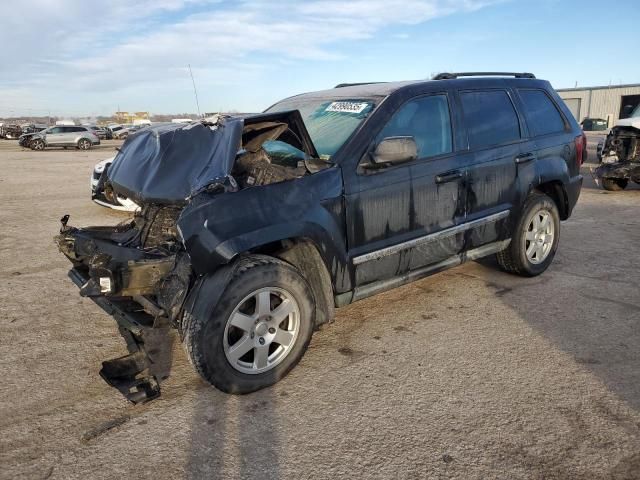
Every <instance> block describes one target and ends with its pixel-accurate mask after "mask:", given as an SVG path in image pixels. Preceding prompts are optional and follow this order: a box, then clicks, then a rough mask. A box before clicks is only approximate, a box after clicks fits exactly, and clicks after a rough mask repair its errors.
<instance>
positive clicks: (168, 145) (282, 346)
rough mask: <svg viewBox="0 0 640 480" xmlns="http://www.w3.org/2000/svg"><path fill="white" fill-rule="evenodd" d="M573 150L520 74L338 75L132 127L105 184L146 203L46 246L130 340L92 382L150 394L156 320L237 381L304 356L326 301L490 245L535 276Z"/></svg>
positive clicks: (226, 380)
mask: <svg viewBox="0 0 640 480" xmlns="http://www.w3.org/2000/svg"><path fill="white" fill-rule="evenodd" d="M466 76H471V77H482V78H462V77H466ZM505 77H513V78H505ZM239 146H241V148H240V149H239ZM585 151H586V137H585V135H584V133H583V132H582V130H581V128H580V126H579V125H578V123H577V122H576V120H575V119H574V117H573V115H572V114H571V112H570V111H569V109H568V108H567V106H566V105H565V103H564V102H563V101H562V100H561V99H560V97H559V96H558V94H557V93H556V92H555V91H554V89H553V88H552V87H551V85H550V84H549V82H547V81H543V80H538V79H536V78H535V77H534V76H533V75H532V74H528V73H511V74H507V73H501V74H494V73H468V74H467V73H464V74H440V75H438V76H436V77H435V78H434V80H431V81H427V80H424V81H415V82H393V83H377V84H358V85H341V86H340V87H339V88H333V89H329V90H325V91H321V92H312V93H308V94H301V95H296V96H293V97H290V98H287V99H284V100H282V101H280V102H278V103H276V104H275V105H273V106H272V107H270V108H269V109H268V110H267V111H266V112H264V113H262V114H258V115H251V116H218V117H217V118H216V119H215V121H207V120H201V121H199V122H192V123H189V124H187V125H182V124H164V125H160V126H157V127H151V128H149V129H145V130H143V131H141V132H139V133H137V134H135V135H132V136H131V137H130V138H129V139H128V140H127V141H126V142H125V143H124V145H123V146H122V148H121V149H120V151H119V152H118V154H117V156H116V157H115V159H114V161H113V164H112V165H111V166H110V167H109V168H108V170H107V172H106V174H105V175H102V176H101V180H102V181H104V185H105V187H104V188H105V191H106V190H109V191H110V192H114V193H115V194H117V195H125V196H127V197H128V198H130V199H132V200H134V201H135V202H136V203H137V204H138V205H140V206H141V210H140V212H139V213H137V214H136V215H135V216H134V217H133V218H132V219H131V221H130V222H129V223H126V224H119V225H117V226H113V227H107V226H98V227H83V228H74V227H72V226H71V225H68V219H69V216H68V215H65V217H63V219H62V221H61V223H62V228H61V230H60V234H59V235H58V236H57V237H56V241H57V243H58V247H59V248H60V251H61V252H62V253H63V254H64V255H65V256H66V257H67V258H68V259H69V260H70V261H71V264H72V268H71V271H70V272H69V276H70V277H71V279H72V280H73V281H74V283H75V284H76V285H77V286H78V287H79V289H80V295H82V296H86V297H89V298H92V299H93V300H94V301H95V303H96V304H97V305H98V306H100V307H101V308H103V309H104V310H105V311H107V312H108V313H109V314H111V315H113V317H114V319H115V320H116V321H117V322H118V324H119V326H120V332H121V334H122V335H123V336H124V337H125V338H126V339H127V346H128V348H129V352H130V355H127V356H124V357H120V358H116V359H114V360H109V361H106V362H104V363H103V368H102V371H101V376H102V377H103V378H104V379H105V380H107V381H108V382H109V383H111V384H112V385H113V386H115V387H117V388H118V389H119V390H120V391H121V392H123V393H124V394H125V395H126V396H127V398H129V400H131V401H132V402H136V403H137V402H142V401H146V400H149V399H151V398H155V397H157V396H158V395H159V393H160V387H159V383H158V379H157V378H155V377H154V376H153V374H152V373H150V369H149V368H148V367H149V365H151V362H153V360H151V359H150V358H149V357H147V354H148V353H147V350H146V349H145V345H144V342H145V338H147V335H146V333H147V332H148V333H150V335H153V336H155V338H158V337H157V335H165V334H166V329H165V330H162V331H161V330H159V329H158V327H162V328H165V326H166V325H171V326H173V327H175V328H176V329H178V330H179V332H180V335H181V338H182V339H183V342H184V345H185V347H186V350H187V355H188V356H189V358H190V359H191V362H192V365H193V366H194V368H195V370H196V371H197V372H198V373H199V374H200V375H201V376H202V377H203V378H204V379H205V380H206V381H208V382H210V383H211V384H213V385H215V386H216V387H218V388H219V389H221V390H222V391H225V392H229V393H236V394H241V393H249V392H253V391H256V390H259V389H261V388H264V387H267V386H269V385H272V384H274V383H275V382H277V381H279V380H280V379H281V378H283V377H284V376H285V375H286V374H287V373H288V372H289V371H290V370H291V369H292V368H293V367H294V366H295V365H296V364H297V363H298V361H299V360H300V359H301V358H302V356H303V355H304V352H305V350H306V349H307V346H308V345H309V342H310V340H311V336H312V334H313V332H314V330H316V329H317V328H318V327H319V326H320V325H321V324H323V323H326V322H330V321H331V320H332V318H333V315H334V307H335V306H344V305H347V304H349V303H352V302H354V301H357V300H360V299H363V298H365V297H368V296H370V295H374V294H376V293H379V292H382V291H385V290H389V289H391V288H394V287H397V286H400V285H403V284H405V283H408V282H410V281H413V280H417V279H419V278H423V277H425V276H427V275H431V274H433V273H436V272H440V271H442V270H444V269H446V268H450V267H454V266H457V265H460V264H461V263H463V262H465V261H468V260H474V259H478V258H481V257H486V256H489V255H496V257H497V261H498V264H499V265H500V267H501V268H503V269H504V270H505V271H507V272H511V273H514V274H519V275H522V276H527V277H532V276H535V275H539V274H541V273H543V272H544V271H545V270H546V269H547V268H548V267H549V265H550V264H551V262H552V261H553V258H554V256H555V253H556V250H557V248H558V244H559V243H558V242H559V239H560V222H561V220H566V219H568V218H569V217H570V216H571V213H572V211H573V208H574V206H575V204H576V202H577V200H578V196H579V195H580V190H581V186H582V176H581V175H580V167H581V165H582V163H583V161H584V156H585ZM154 329H155V330H154ZM152 331H153V333H151V332H152ZM61 375H64V373H61Z"/></svg>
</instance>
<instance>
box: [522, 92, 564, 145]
mask: <svg viewBox="0 0 640 480" xmlns="http://www.w3.org/2000/svg"><path fill="white" fill-rule="evenodd" d="M518 94H519V95H520V98H521V99H522V103H523V104H524V108H525V113H526V116H527V124H528V125H529V128H530V129H531V131H532V133H533V135H534V136H536V137H537V136H539V135H548V134H550V133H561V132H564V129H565V125H564V120H563V119H562V116H561V115H560V112H558V109H557V108H556V106H555V105H554V104H553V102H552V101H551V99H550V98H549V97H548V96H547V94H546V93H545V92H543V91H542V90H518Z"/></svg>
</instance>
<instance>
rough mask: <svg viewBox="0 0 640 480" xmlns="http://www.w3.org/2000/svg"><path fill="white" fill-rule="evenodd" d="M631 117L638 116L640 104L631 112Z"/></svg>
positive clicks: (639, 115)
mask: <svg viewBox="0 0 640 480" xmlns="http://www.w3.org/2000/svg"><path fill="white" fill-rule="evenodd" d="M631 118H640V104H639V105H638V106H637V107H636V108H634V109H633V112H631Z"/></svg>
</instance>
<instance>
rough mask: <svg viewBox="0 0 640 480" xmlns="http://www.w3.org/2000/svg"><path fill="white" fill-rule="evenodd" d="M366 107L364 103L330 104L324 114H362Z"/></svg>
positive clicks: (366, 104)
mask: <svg viewBox="0 0 640 480" xmlns="http://www.w3.org/2000/svg"><path fill="white" fill-rule="evenodd" d="M368 106H369V104H368V103H364V102H331V103H330V104H329V106H328V107H327V108H326V109H325V112H341V113H362V111H363V110H364V109H365V108H367V107H368Z"/></svg>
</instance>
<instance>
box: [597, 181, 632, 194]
mask: <svg viewBox="0 0 640 480" xmlns="http://www.w3.org/2000/svg"><path fill="white" fill-rule="evenodd" d="M628 183H629V180H627V179H625V178H603V179H602V188H604V189H605V190H608V191H610V192H618V191H620V190H624V189H625V188H627V184H628Z"/></svg>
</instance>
